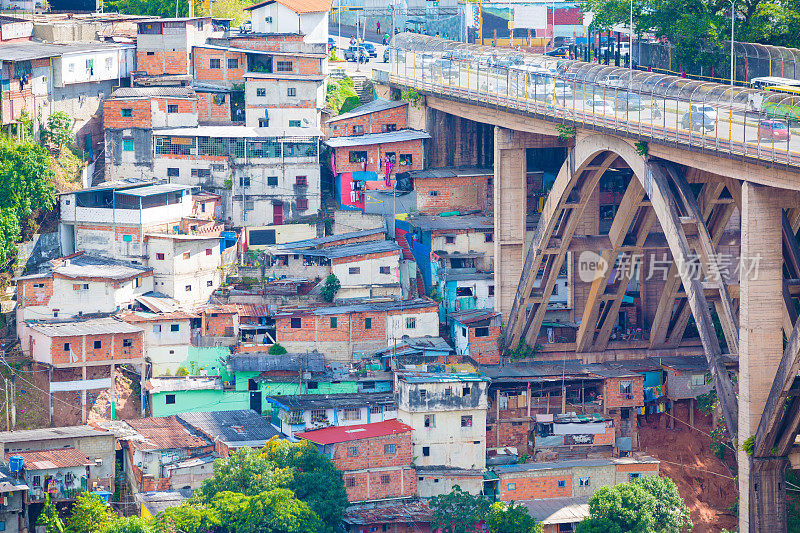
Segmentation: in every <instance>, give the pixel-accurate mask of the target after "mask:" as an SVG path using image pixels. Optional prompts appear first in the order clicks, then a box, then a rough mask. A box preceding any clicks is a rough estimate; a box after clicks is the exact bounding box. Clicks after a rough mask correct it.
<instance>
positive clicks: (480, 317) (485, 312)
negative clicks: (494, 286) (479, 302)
mask: <svg viewBox="0 0 800 533" xmlns="http://www.w3.org/2000/svg"><path fill="white" fill-rule="evenodd" d="M447 316H448V317H450V318H452V319H453V320H455V321H456V322H460V323H461V324H464V325H466V326H472V325H477V324H480V323H482V322H487V323H488V322H491V321H492V320H493V319H496V318H497V317H499V316H500V313H496V312H494V311H492V310H490V309H469V310H466V311H453V312H452V313H449V314H448V315H447Z"/></svg>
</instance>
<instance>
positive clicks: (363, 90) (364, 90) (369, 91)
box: [353, 74, 375, 104]
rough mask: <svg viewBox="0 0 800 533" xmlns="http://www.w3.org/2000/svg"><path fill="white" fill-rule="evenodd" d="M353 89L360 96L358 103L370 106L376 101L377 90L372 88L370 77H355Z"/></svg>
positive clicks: (358, 75)
mask: <svg viewBox="0 0 800 533" xmlns="http://www.w3.org/2000/svg"><path fill="white" fill-rule="evenodd" d="M353 88H354V89H355V90H356V94H357V95H358V101H359V102H361V103H362V104H368V103H369V102H372V101H373V100H375V88H374V87H373V86H372V80H371V79H369V78H368V77H366V76H364V75H361V74H355V75H353Z"/></svg>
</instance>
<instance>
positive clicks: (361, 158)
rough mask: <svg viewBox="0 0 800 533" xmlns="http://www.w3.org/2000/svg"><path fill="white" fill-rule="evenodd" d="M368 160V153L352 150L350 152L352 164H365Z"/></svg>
mask: <svg viewBox="0 0 800 533" xmlns="http://www.w3.org/2000/svg"><path fill="white" fill-rule="evenodd" d="M366 160H367V152H366V151H361V150H352V151H351V152H350V162H351V163H364V162H366Z"/></svg>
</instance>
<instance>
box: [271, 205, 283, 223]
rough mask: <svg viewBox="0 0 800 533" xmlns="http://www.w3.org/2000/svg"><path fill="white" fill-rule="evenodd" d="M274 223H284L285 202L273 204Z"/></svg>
mask: <svg viewBox="0 0 800 533" xmlns="http://www.w3.org/2000/svg"><path fill="white" fill-rule="evenodd" d="M272 223H273V224H278V225H279V224H283V204H282V203H279V204H272Z"/></svg>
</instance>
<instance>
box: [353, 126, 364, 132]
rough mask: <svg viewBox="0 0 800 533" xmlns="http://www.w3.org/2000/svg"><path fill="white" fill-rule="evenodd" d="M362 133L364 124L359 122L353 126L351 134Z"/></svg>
mask: <svg viewBox="0 0 800 533" xmlns="http://www.w3.org/2000/svg"><path fill="white" fill-rule="evenodd" d="M362 133H364V126H362V125H360V124H356V125H355V126H353V135H361V134H362Z"/></svg>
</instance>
